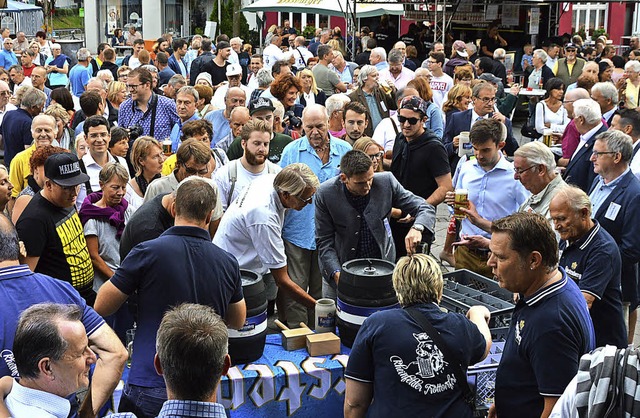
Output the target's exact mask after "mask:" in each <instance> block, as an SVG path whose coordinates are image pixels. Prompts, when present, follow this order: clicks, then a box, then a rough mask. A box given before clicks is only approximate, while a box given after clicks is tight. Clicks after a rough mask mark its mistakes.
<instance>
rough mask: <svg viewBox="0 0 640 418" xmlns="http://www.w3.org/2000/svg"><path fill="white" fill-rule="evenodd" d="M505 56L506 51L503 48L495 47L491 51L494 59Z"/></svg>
mask: <svg viewBox="0 0 640 418" xmlns="http://www.w3.org/2000/svg"><path fill="white" fill-rule="evenodd" d="M506 56H507V51H505V50H504V48H496V50H495V51H493V59H494V60H500V59H502V58H504V57H506Z"/></svg>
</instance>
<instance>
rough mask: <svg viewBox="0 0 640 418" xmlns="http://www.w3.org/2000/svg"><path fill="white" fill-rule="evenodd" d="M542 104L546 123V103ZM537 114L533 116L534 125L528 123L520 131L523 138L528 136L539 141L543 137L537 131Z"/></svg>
mask: <svg viewBox="0 0 640 418" xmlns="http://www.w3.org/2000/svg"><path fill="white" fill-rule="evenodd" d="M541 103H542V118H543V122H544V116H545V113H546V112H545V110H544V108H545V106H546V105H545V103H544V102H541ZM535 118H536V116H535V113H534V115H533V117H532V118H531V119H532V122H533V123H526V124H525V125H523V126H522V129H520V133H521V134H522V136H526V137H527V138H531V139H539V138H540V137H542V134H541V133H539V132H538V131H536V122H535V120H536V119H535ZM527 122H528V121H527Z"/></svg>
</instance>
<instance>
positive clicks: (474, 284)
mask: <svg viewBox="0 0 640 418" xmlns="http://www.w3.org/2000/svg"><path fill="white" fill-rule="evenodd" d="M442 277H443V278H444V279H445V280H450V281H453V282H456V283H460V284H462V285H465V286H467V287H470V288H472V289H475V290H479V291H481V292H482V293H485V294H487V295H490V296H494V297H496V298H498V299H502V300H503V301H505V302H509V303H511V304H513V292H510V291H508V290H507V289H503V288H501V287H500V285H499V284H498V282H496V281H495V280H492V279H488V278H486V277H484V276H481V275H479V274H478V273H474V272H473V271H471V270H467V269H460V270H455V271H452V272H449V273H445V274H444V275H443V276H442Z"/></svg>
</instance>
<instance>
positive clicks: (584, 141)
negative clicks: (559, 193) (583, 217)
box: [563, 99, 607, 193]
mask: <svg viewBox="0 0 640 418" xmlns="http://www.w3.org/2000/svg"><path fill="white" fill-rule="evenodd" d="M573 114H574V118H573V121H574V123H575V125H576V129H577V130H578V132H579V133H580V144H578V148H577V149H576V151H575V152H574V153H573V156H572V157H571V159H570V160H569V163H568V164H567V168H566V170H565V171H564V173H563V177H564V181H566V182H567V183H570V184H575V185H576V186H578V187H579V188H581V189H582V190H584V191H585V193H588V192H589V190H590V188H591V184H592V183H593V179H594V178H595V177H596V174H595V173H594V171H593V161H592V158H591V152H592V149H593V144H594V143H595V141H596V137H597V136H598V135H599V134H600V133H602V132H605V131H606V130H607V127H606V126H605V125H604V124H603V123H602V113H601V112H600V106H599V105H598V103H597V102H596V101H595V100H592V99H579V100H576V101H575V102H574V103H573Z"/></svg>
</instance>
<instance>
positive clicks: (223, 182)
mask: <svg viewBox="0 0 640 418" xmlns="http://www.w3.org/2000/svg"><path fill="white" fill-rule="evenodd" d="M234 166H235V167H236V185H235V187H234V188H233V195H232V196H231V199H229V192H230V191H231V178H230V177H229V170H230V169H231V168H232V167H234ZM267 167H268V168H267ZM280 170H282V168H280V166H277V165H275V164H274V163H272V162H270V161H269V160H267V163H266V164H265V166H264V168H263V169H262V171H261V172H259V173H252V172H251V171H249V170H247V169H246V168H244V166H243V165H242V163H241V162H240V160H239V159H238V160H233V161H231V162H229V164H227V165H225V166H222V167H220V169H219V170H218V171H216V173H215V175H214V176H213V179H214V180H215V181H216V183H217V184H218V192H219V193H220V201H221V202H222V208H223V209H224V210H227V208H228V207H229V204H230V203H231V202H233V201H234V200H236V198H237V197H238V195H239V194H240V193H241V192H242V191H243V190H244V189H245V187H247V186H248V185H249V184H251V182H253V181H254V180H255V179H257V178H259V177H261V176H263V175H265V174H268V173H271V174H278V173H279V172H280Z"/></svg>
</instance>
